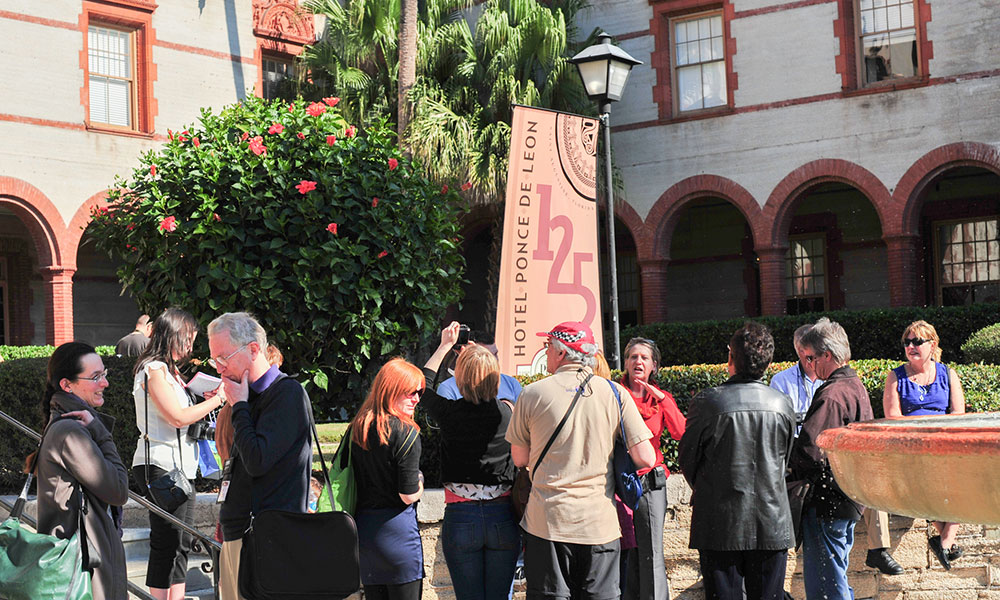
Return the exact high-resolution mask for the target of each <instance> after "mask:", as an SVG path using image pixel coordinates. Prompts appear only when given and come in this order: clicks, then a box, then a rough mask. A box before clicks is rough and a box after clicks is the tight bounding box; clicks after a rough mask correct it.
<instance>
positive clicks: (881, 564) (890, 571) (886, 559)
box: [865, 548, 903, 575]
mask: <svg viewBox="0 0 1000 600" xmlns="http://www.w3.org/2000/svg"><path fill="white" fill-rule="evenodd" d="M865 564H866V565H868V566H869V567H871V568H873V569H878V570H879V571H882V572H883V573H885V574H886V575H902V574H903V567H901V566H899V563H898V562H896V559H894V558H893V557H892V555H891V554H889V551H888V550H886V549H885V548H875V549H873V550H869V551H868V557H867V558H866V559H865Z"/></svg>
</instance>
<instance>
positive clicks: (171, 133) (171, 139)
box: [167, 129, 174, 142]
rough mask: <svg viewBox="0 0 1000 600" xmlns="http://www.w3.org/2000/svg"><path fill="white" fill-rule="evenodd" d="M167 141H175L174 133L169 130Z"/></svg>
mask: <svg viewBox="0 0 1000 600" xmlns="http://www.w3.org/2000/svg"><path fill="white" fill-rule="evenodd" d="M167 139H168V140H170V141H171V142H172V141H174V132H173V131H170V130H169V129H168V130H167Z"/></svg>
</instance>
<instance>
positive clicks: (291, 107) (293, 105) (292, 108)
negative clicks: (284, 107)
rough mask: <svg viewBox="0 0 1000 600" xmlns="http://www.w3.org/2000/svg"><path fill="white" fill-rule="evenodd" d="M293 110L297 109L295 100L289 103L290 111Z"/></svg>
mask: <svg viewBox="0 0 1000 600" xmlns="http://www.w3.org/2000/svg"><path fill="white" fill-rule="evenodd" d="M293 110H295V103H294V102H293V103H292V104H289V105H288V112H292V111H293Z"/></svg>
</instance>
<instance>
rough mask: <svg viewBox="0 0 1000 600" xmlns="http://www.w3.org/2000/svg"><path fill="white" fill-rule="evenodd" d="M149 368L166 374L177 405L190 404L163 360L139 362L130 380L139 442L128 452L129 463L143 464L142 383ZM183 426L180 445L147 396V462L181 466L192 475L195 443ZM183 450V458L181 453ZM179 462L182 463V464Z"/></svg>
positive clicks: (195, 465) (163, 466)
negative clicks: (130, 459) (130, 454)
mask: <svg viewBox="0 0 1000 600" xmlns="http://www.w3.org/2000/svg"><path fill="white" fill-rule="evenodd" d="M151 369H159V370H162V371H163V374H164V375H165V376H166V380H167V383H168V384H169V385H170V391H171V392H172V396H173V399H174V400H175V401H176V402H177V405H178V406H180V407H182V408H185V407H188V406H191V400H190V398H188V395H187V394H186V393H185V392H184V384H183V383H182V382H181V381H180V380H179V379H178V378H177V377H175V376H174V375H171V374H170V373H169V371H168V370H167V365H166V363H164V362H162V361H158V360H151V361H149V362H148V363H146V364H145V365H143V367H142V370H141V371H139V372H138V373H137V374H136V376H135V381H134V382H133V384H132V397H133V398H134V399H135V420H136V426H138V428H139V444H138V445H137V446H136V448H135V454H134V455H133V456H132V466H133V467H138V466H142V465H144V464H146V444H145V442H144V440H143V435H145V434H146V433H147V431H146V390H145V388H144V387H143V385H144V384H145V382H146V377H147V376H149V374H150V370H151ZM187 429H188V428H187V426H186V425H185V426H184V427H181V428H180V434H181V439H180V445H178V443H177V429H175V428H174V427H173V426H172V425H170V423H167V421H166V420H164V418H163V415H162V414H161V413H160V410H159V409H158V408H157V407H156V403H155V402H153V399H152V398H150V399H149V431H148V433H149V464H151V465H155V466H157V467H160V468H161V469H163V470H165V471H170V470H171V469H173V468H174V467H175V466H176V467H181V468H182V470H183V471H184V474H185V475H186V476H187V478H188V479H194V478H195V474H196V473H197V472H198V445H197V443H196V442H193V441H191V440H189V439H188V438H187ZM182 453H183V459H184V460H183V461H182V460H181V455H182ZM182 463H183V464H182Z"/></svg>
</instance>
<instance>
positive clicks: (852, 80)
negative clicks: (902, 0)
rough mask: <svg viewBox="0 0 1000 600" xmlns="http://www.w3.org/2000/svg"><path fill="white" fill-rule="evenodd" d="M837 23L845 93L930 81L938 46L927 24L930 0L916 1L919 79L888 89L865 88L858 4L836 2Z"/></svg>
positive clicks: (835, 30)
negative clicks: (860, 68) (860, 62)
mask: <svg viewBox="0 0 1000 600" xmlns="http://www.w3.org/2000/svg"><path fill="white" fill-rule="evenodd" d="M836 2H837V19H836V20H835V21H834V22H833V37H834V38H836V39H837V40H838V41H839V42H840V54H839V55H838V56H837V57H836V61H835V64H836V68H837V73H839V74H840V79H841V89H843V90H844V91H850V90H861V89H866V90H867V89H873V90H877V89H883V88H887V89H889V90H892V89H896V88H897V87H903V88H905V87H914V86H919V85H924V84H926V83H927V82H928V80H929V79H930V61H931V59H932V58H934V44H933V42H931V41H930V40H929V39H927V23H929V22H930V20H931V2H930V0H914V2H915V3H916V12H917V14H916V20H915V23H914V24H915V26H916V29H917V40H919V41H918V43H917V57H918V58H917V62H918V64H919V68H920V74H919V76H918V77H914V78H912V79H905V80H894V81H893V82H890V83H886V84H884V85H875V86H870V87H868V88H862V87H861V79H860V77H859V75H858V27H857V24H856V19H855V16H856V13H855V10H854V9H855V3H856V2H857V0H836Z"/></svg>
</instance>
